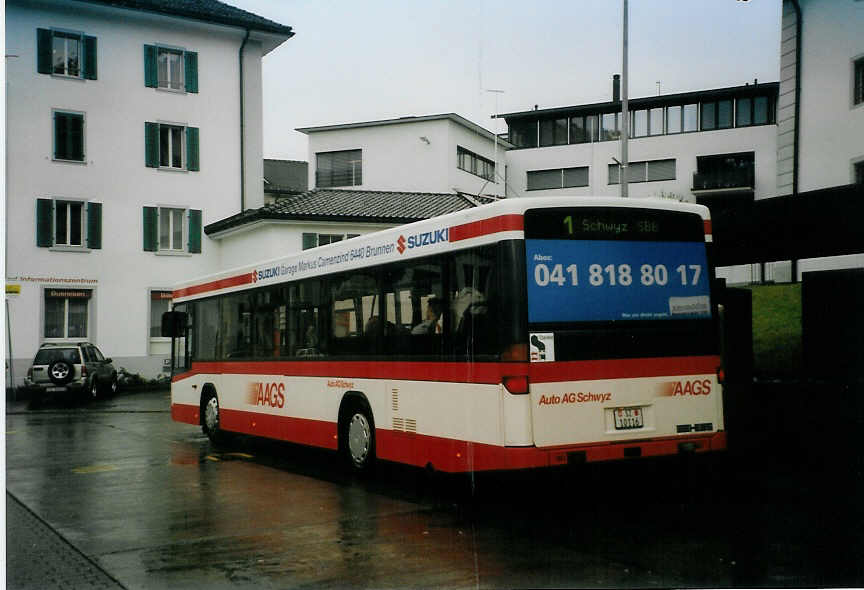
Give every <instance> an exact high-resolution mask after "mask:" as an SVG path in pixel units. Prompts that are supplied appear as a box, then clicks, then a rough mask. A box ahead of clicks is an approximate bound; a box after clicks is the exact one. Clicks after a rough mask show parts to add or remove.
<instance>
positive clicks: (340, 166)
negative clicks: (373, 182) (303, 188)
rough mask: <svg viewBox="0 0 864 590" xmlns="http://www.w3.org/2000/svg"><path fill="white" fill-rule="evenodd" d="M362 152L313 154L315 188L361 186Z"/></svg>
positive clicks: (348, 151) (347, 151)
mask: <svg viewBox="0 0 864 590" xmlns="http://www.w3.org/2000/svg"><path fill="white" fill-rule="evenodd" d="M362 152H363V150H344V151H339V152H320V153H317V154H315V162H316V165H315V186H317V187H318V188H330V187H338V186H360V185H361V184H363V153H362Z"/></svg>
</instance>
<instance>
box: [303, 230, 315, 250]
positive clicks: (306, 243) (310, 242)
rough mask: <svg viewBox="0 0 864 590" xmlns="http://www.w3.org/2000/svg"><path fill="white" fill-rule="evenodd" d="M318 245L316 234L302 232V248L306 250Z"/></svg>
mask: <svg viewBox="0 0 864 590" xmlns="http://www.w3.org/2000/svg"><path fill="white" fill-rule="evenodd" d="M317 245H318V234H307V233H304V234H303V249H304V250H308V249H309V248H314V247H315V246H317Z"/></svg>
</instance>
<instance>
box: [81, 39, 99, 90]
mask: <svg viewBox="0 0 864 590" xmlns="http://www.w3.org/2000/svg"><path fill="white" fill-rule="evenodd" d="M96 47H97V44H96V37H87V36H85V37H84V77H85V78H86V79H88V80H96V55H97V51H96Z"/></svg>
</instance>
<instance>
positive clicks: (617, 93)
mask: <svg viewBox="0 0 864 590" xmlns="http://www.w3.org/2000/svg"><path fill="white" fill-rule="evenodd" d="M619 100H621V74H614V75H613V76H612V102H618V101H619Z"/></svg>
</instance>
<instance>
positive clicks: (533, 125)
mask: <svg viewBox="0 0 864 590" xmlns="http://www.w3.org/2000/svg"><path fill="white" fill-rule="evenodd" d="M508 133H509V141H510V143H512V144H513V145H515V146H516V147H520V148H535V147H537V121H530V120H529V121H513V122H511V123H510V124H509V125H508Z"/></svg>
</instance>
